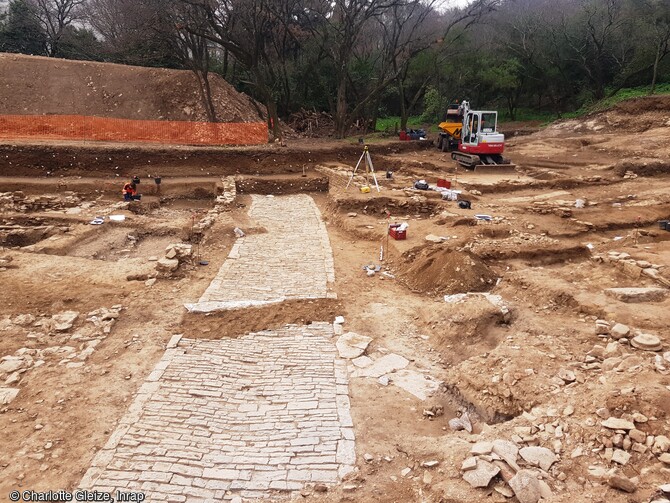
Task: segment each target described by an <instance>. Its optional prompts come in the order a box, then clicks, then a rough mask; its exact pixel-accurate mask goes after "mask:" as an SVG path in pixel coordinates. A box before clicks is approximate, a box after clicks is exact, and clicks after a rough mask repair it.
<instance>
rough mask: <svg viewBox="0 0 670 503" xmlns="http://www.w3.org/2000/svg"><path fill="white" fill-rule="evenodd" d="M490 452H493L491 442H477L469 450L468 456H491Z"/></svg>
mask: <svg viewBox="0 0 670 503" xmlns="http://www.w3.org/2000/svg"><path fill="white" fill-rule="evenodd" d="M491 451H493V442H477V443H476V444H475V445H473V446H472V448H471V449H470V454H474V455H475V456H481V455H484V454H491Z"/></svg>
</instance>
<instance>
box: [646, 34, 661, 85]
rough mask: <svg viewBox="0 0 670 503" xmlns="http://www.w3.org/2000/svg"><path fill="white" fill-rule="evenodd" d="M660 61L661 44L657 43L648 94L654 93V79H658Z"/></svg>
mask: <svg viewBox="0 0 670 503" xmlns="http://www.w3.org/2000/svg"><path fill="white" fill-rule="evenodd" d="M660 60H661V42H659V43H658V47H657V48H656V58H654V71H653V72H654V73H653V76H652V78H651V90H650V91H649V94H654V92H656V79H657V78H658V63H659V62H660Z"/></svg>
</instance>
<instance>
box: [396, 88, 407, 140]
mask: <svg viewBox="0 0 670 503" xmlns="http://www.w3.org/2000/svg"><path fill="white" fill-rule="evenodd" d="M398 95H399V96H398V98H399V99H400V131H407V121H408V119H409V110H408V108H407V103H406V101H405V85H404V84H403V82H402V79H398Z"/></svg>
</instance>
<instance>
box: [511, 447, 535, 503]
mask: <svg viewBox="0 0 670 503" xmlns="http://www.w3.org/2000/svg"><path fill="white" fill-rule="evenodd" d="M522 450H523V449H522ZM509 485H510V487H511V488H512V491H514V495H515V496H516V498H517V499H518V500H519V503H537V502H538V501H539V500H540V498H541V497H542V489H541V487H540V483H539V481H538V479H537V478H536V477H535V475H534V474H533V472H531V471H529V470H520V471H519V472H518V473H517V474H516V475H515V476H514V477H513V478H512V480H510V481H509Z"/></svg>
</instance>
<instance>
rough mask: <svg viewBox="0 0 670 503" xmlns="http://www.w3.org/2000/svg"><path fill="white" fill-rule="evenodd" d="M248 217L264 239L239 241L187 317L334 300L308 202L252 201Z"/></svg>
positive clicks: (324, 244) (317, 219)
mask: <svg viewBox="0 0 670 503" xmlns="http://www.w3.org/2000/svg"><path fill="white" fill-rule="evenodd" d="M252 198H253V200H252V204H251V208H250V210H249V216H250V217H251V218H252V219H253V220H255V221H256V222H257V223H258V225H259V226H261V227H265V228H266V229H267V233H262V234H251V235H248V236H245V237H243V238H239V239H238V240H237V242H236V243H235V245H234V246H233V248H232V250H231V251H230V254H229V256H228V259H227V260H226V261H225V262H224V263H223V265H222V266H221V269H220V270H219V272H218V274H217V275H216V277H215V278H214V279H213V280H212V283H211V284H210V285H209V287H208V288H207V290H206V291H205V293H204V294H203V296H202V297H201V298H200V300H199V301H198V303H197V304H188V305H187V306H186V307H187V308H188V309H189V310H190V311H193V312H207V311H213V310H217V309H235V308H243V307H250V306H255V305H263V304H271V303H276V302H281V301H283V300H286V299H318V298H326V297H335V293H334V292H333V291H332V290H331V287H332V286H333V283H334V282H335V270H334V265H333V252H332V249H331V248H330V240H329V239H328V232H327V230H326V226H325V225H324V223H323V220H322V219H321V214H320V212H319V209H318V208H317V206H316V204H315V203H314V200H313V199H312V198H311V197H309V196H306V195H302V194H301V195H293V196H282V197H266V196H257V195H254V196H252Z"/></svg>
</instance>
